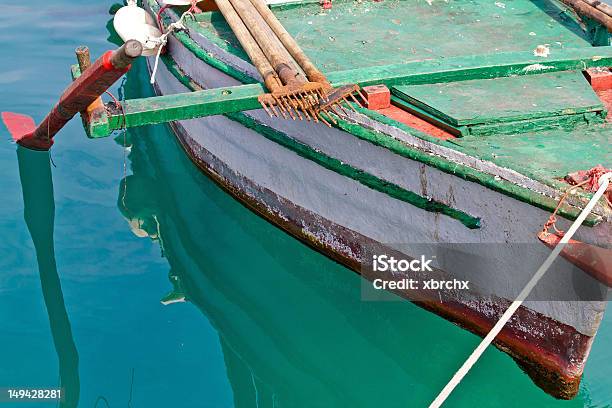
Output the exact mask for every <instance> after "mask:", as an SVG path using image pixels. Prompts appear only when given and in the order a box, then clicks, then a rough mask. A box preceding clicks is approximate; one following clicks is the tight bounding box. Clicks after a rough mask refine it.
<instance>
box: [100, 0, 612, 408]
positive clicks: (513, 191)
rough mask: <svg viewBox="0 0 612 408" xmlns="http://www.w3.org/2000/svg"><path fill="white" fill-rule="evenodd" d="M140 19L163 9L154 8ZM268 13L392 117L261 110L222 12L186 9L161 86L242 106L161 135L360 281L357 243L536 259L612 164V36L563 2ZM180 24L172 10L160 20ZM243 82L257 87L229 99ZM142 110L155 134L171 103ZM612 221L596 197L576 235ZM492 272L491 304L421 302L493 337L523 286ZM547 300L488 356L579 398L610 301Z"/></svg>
mask: <svg viewBox="0 0 612 408" xmlns="http://www.w3.org/2000/svg"><path fill="white" fill-rule="evenodd" d="M145 6H146V7H147V8H148V9H149V10H150V11H151V12H152V13H154V14H158V12H159V10H160V5H159V4H158V3H157V2H156V1H155V0H149V1H148V2H146V3H145ZM271 9H272V10H273V11H274V13H275V15H276V16H277V17H278V19H279V20H280V21H281V22H282V23H283V25H284V26H285V27H286V28H287V29H288V31H289V32H290V33H291V34H293V35H294V37H295V38H296V39H297V41H298V42H299V44H300V45H301V46H302V48H303V49H304V51H305V52H306V53H307V54H308V55H309V56H310V57H311V58H312V59H313V61H314V62H315V63H316V64H317V65H318V66H320V67H322V69H323V70H324V71H325V72H326V73H327V75H328V78H329V79H330V81H331V82H332V83H333V84H334V85H344V84H348V83H353V82H354V83H358V84H360V85H362V86H364V85H379V84H384V85H386V86H387V87H389V88H390V90H391V95H392V96H391V102H392V104H391V105H388V104H385V103H384V102H383V103H382V105H380V106H379V107H376V106H375V104H376V101H375V98H376V93H377V92H376V89H374V90H370V92H371V93H372V97H371V99H370V101H371V104H370V105H369V108H370V109H365V108H358V112H357V113H351V114H350V116H349V117H347V118H344V119H338V123H337V124H336V125H335V126H333V127H331V128H330V127H327V126H325V125H324V124H323V123H312V122H308V121H306V120H302V121H295V120H290V119H282V118H281V119H279V118H271V117H269V116H268V115H267V114H266V113H265V112H264V111H263V110H262V109H253V108H255V107H256V105H254V99H253V98H252V96H253V95H257V94H259V93H260V92H261V91H260V90H259V89H260V88H259V87H260V85H259V84H258V83H259V82H261V81H262V79H261V76H260V75H259V73H258V72H257V70H256V69H255V68H254V67H253V65H251V63H250V61H249V58H248V57H247V56H246V54H245V53H244V51H243V50H242V48H241V47H240V43H239V42H238V41H237V40H236V37H235V36H234V34H233V32H232V31H231V30H230V29H229V27H228V26H227V24H226V22H225V20H224V19H223V17H222V16H221V15H220V13H219V12H217V11H207V12H202V13H199V14H196V16H195V21H191V20H189V21H187V22H186V23H185V26H186V27H185V30H181V31H177V32H175V33H173V35H171V36H170V37H169V43H168V47H167V48H168V49H167V53H166V54H165V56H164V57H163V58H162V62H163V63H160V64H159V68H158V71H157V73H156V83H155V89H156V91H157V93H158V94H159V95H174V94H179V96H177V97H176V106H179V105H180V103H179V102H178V101H179V100H181V101H182V103H183V105H182V106H181V109H184V110H185V111H183V113H182V114H183V115H188V114H187V113H186V111H188V110H190V109H192V110H193V112H192V113H193V116H192V117H197V116H201V112H197V110H198V109H205V108H201V107H198V108H195V107H194V105H193V104H189V103H187V102H186V101H185V100H182V98H183V94H184V93H186V92H192V91H202V90H204V89H210V90H218V91H220V92H218V93H217V102H219V101H220V99H222V98H223V97H227V96H232V99H231V103H233V104H235V105H240V106H239V107H237V108H235V110H247V109H251V110H247V111H243V112H228V113H226V114H225V115H218V116H217V115H215V116H208V117H205V118H200V119H193V120H184V121H177V122H173V123H172V125H171V126H172V129H173V131H174V133H175V134H176V136H177V138H178V139H179V140H180V142H181V144H182V146H183V147H184V149H185V151H186V152H187V154H188V155H189V157H191V159H192V160H193V162H194V163H195V164H196V165H198V166H199V167H200V168H201V169H202V171H204V172H205V173H206V174H207V175H209V176H210V177H211V178H212V179H213V180H215V181H216V182H217V183H219V184H220V185H222V186H223V187H224V188H225V189H226V190H227V191H228V192H230V193H231V194H232V195H234V196H235V197H236V198H237V199H239V200H240V201H241V202H243V203H244V204H245V205H247V206H248V207H249V208H251V209H253V210H254V211H256V212H257V213H258V214H260V215H261V216H263V217H265V218H266V219H268V220H269V221H270V222H272V223H274V224H276V225H278V226H279V227H281V228H283V229H284V230H286V231H287V232H289V233H290V234H292V235H294V236H295V237H297V238H299V239H301V240H303V241H304V242H307V243H308V244H310V245H311V246H312V247H314V248H316V249H318V250H319V251H321V252H323V253H325V254H326V255H328V256H330V257H331V258H333V259H335V260H337V261H339V262H341V263H342V264H344V265H346V266H348V267H349V268H351V269H353V270H355V271H358V272H359V271H361V269H362V268H361V265H362V263H363V262H364V257H365V254H366V250H365V249H364V248H366V247H367V246H368V245H377V244H380V243H383V244H389V243H411V242H420V243H483V244H485V243H486V244H490V243H508V242H510V243H532V244H533V246H534V247H537V248H539V249H540V250H541V251H543V252H546V251H548V249H547V248H546V247H545V246H544V245H542V244H541V243H540V242H539V241H538V233H539V232H540V230H541V229H542V225H543V223H544V222H545V221H546V220H547V218H548V217H549V215H550V213H551V212H552V211H553V210H554V209H555V208H556V207H557V204H558V200H559V197H560V196H561V195H562V193H563V192H564V191H565V189H567V187H568V186H569V185H568V184H566V183H565V182H564V181H563V178H564V177H565V176H566V175H568V174H569V173H572V172H576V171H579V170H587V169H591V168H593V167H594V166H596V165H598V164H604V165H609V162H610V157H611V155H610V153H611V150H610V140H611V139H610V136H611V134H612V133H611V131H610V128H609V125H606V123H605V120H604V118H605V115H606V111H607V105H606V102H607V101H608V92H609V91H607V89H608V88H607V87H606V86H604V90H601V91H599V94H596V93H595V91H594V90H593V88H592V87H591V86H590V85H589V82H587V79H585V77H584V76H583V72H582V71H583V70H584V69H586V68H588V67H592V66H604V67H605V66H608V65H612V50H611V49H610V48H609V47H608V46H607V45H603V44H607V38H608V36H607V32H606V31H605V29H604V32H603V34H602V28H601V26H598V25H597V24H594V23H593V21H592V20H587V19H585V21H586V22H587V26H588V28H589V29H588V30H586V31H585V30H584V28H583V27H582V26H581V22H579V20H578V19H577V18H576V16H575V15H573V14H572V13H571V11H569V10H568V8H566V7H564V6H563V5H561V4H559V3H556V2H552V1H533V2H532V1H526V0H525V1H512V2H505V3H502V2H496V3H495V2H482V1H470V2H467V1H448V2H436V1H434V2H427V1H424V0H423V1H384V2H352V1H351V2H343V1H337V2H334V3H333V5H332V7H331V8H330V9H325V8H322V7H321V5H320V4H319V3H313V2H294V3H281V4H273V5H271ZM183 11H184V10H182V9H169V10H166V11H164V12H163V14H162V15H163V19H164V21H165V24H166V25H167V24H169V23H170V22H171V21H176V20H178V19H179V18H180V16H181V14H182V12H183ZM602 37H603V40H602ZM593 45H600V46H598V47H594V46H593ZM149 61H150V67H151V69H152V68H153V65H154V58H150V60H149ZM604 74H605V72H604ZM604 77H605V75H604ZM241 84H255V85H249V86H245V87H242V88H232V90H231V91H228V92H231V93H232V94H231V95H229V94H227V95H224V94H223V90H224V89H227V88H228V87H235V86H237V85H241ZM204 92H206V91H204ZM236 92H244V93H243V94H242V95H236ZM383 93H384V89H383ZM239 96H240V97H239ZM383 96H384V95H383ZM128 102H129V101H128ZM221 102H222V101H221ZM228 103H229V102H228ZM202 105H204V103H202ZM209 106H210V105H209ZM209 106H208V107H207V108H208V109H210V107H209ZM217 106H218V105H217ZM126 107H127V108H128V112H126V113H125V121H126V122H128V123H129V122H130V120H131V119H132V115H131V112H130V111H129V109H130V106H129V105H126ZM145 108H146V109H150V114H151V119H150V121H151V122H155V119H154V118H153V116H154V115H159V114H160V113H159V112H160V108H163V107H161V106H151V107H145V106H144V105H142V109H141V111H142V112H144V109H145ZM162 111H163V109H162ZM168 111H170V109H168ZM119 117H120V115H119V114H118V113H117V115H116V118H117V121H118V119H119ZM183 117H188V116H183ZM111 123H112V120H111ZM90 131H92V132H93V133H95V127H90ZM588 197H589V192H588V191H580V192H578V193H577V194H575V195H572V196H571V197H570V198H569V199H568V201H566V202H565V203H563V205H561V207H560V209H559V212H558V214H559V215H560V217H559V218H562V219H563V220H561V221H559V224H560V225H561V224H564V221H569V220H572V219H574V218H575V217H576V215H577V214H578V213H579V212H580V210H581V208H582V207H583V206H584V205H585V203H586V201H587V200H588ZM611 216H612V212H611V209H610V208H609V207H608V206H607V205H606V203H605V202H601V203H600V205H598V206H597V207H596V210H595V211H594V212H593V213H592V214H591V215H590V216H589V218H588V220H587V225H588V226H587V227H585V228H583V229H582V230H581V231H580V232H579V235H578V237H579V240H580V241H581V242H584V243H588V244H593V245H596V246H599V247H609V246H610V237H611V233H610V231H611ZM408 255H410V254H408ZM365 261H366V262H367V260H365ZM449 272H451V273H452V271H449ZM495 272H496V273H498V274H499V275H500V276H505V277H506V278H504V279H500V281H499V288H498V289H499V292H498V293H497V295H498V296H499V297H498V298H496V300H494V301H492V300H491V298H484V299H482V298H480V299H474V298H469V296H464V295H455V296H454V297H453V294H451V293H445V294H444V296H445V298H444V299H442V298H440V301H437V300H430V301H422V302H420V304H421V305H422V306H423V307H425V308H427V309H429V310H431V311H433V312H434V313H437V314H439V315H441V316H443V317H445V318H447V319H449V320H451V321H453V322H456V323H457V324H459V325H461V326H463V327H465V328H467V329H469V330H471V331H473V332H475V333H478V334H485V333H486V332H487V331H488V330H489V329H490V327H491V326H492V325H493V323H494V322H495V321H496V320H497V319H498V318H499V316H500V315H501V314H502V313H503V311H504V309H505V307H507V305H508V304H509V302H510V301H512V300H513V298H511V297H510V296H508V297H505V298H504V294H505V293H509V292H513V293H516V291H518V290H520V288H521V287H522V285H524V284H525V282H526V281H527V280H528V278H529V274H531V273H533V271H532V270H524V271H517V270H514V269H511V267H510V266H509V265H500V267H499V270H497V271H495ZM568 280H571V274H557V275H556V279H555V282H553V283H551V284H550V285H548V287H547V290H548V291H550V292H552V293H556V294H558V295H559V299H561V300H567V299H565V298H563V293H564V291H566V288H567V287H568V286H569V285H568ZM406 296H407V297H409V294H406ZM550 299H551V300H550V301H539V302H532V303H529V304H528V305H525V306H522V307H521V308H520V309H519V311H518V312H517V315H516V317H515V318H514V319H513V320H512V321H510V322H509V323H508V325H507V326H506V328H505V329H504V330H503V331H502V333H501V334H500V336H498V337H497V339H496V343H495V344H496V345H497V347H498V348H500V349H502V350H504V351H505V352H507V353H508V354H510V355H511V356H512V357H513V358H514V359H515V360H516V361H517V362H518V363H519V365H520V366H521V367H522V368H523V369H524V370H525V371H526V372H527V373H528V374H529V375H530V376H531V378H532V379H533V380H534V382H535V383H536V384H537V385H539V386H540V387H542V388H543V389H544V390H545V391H546V392H548V393H550V394H552V395H554V396H556V397H559V398H572V397H573V396H575V395H576V393H577V391H578V385H579V382H580V377H581V374H582V372H583V369H584V365H585V362H586V359H587V356H588V354H589V350H590V348H591V344H592V342H593V339H594V337H595V334H596V333H597V329H598V326H599V323H600V321H601V317H602V315H603V313H604V309H605V304H606V303H605V302H604V301H591V302H588V301H583V302H579V301H566V302H560V301H554V300H552V299H553V298H552V297H551V298H550Z"/></svg>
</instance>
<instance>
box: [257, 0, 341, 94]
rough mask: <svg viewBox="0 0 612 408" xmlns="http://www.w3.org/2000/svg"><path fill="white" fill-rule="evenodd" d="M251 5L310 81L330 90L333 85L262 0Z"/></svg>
mask: <svg viewBox="0 0 612 408" xmlns="http://www.w3.org/2000/svg"><path fill="white" fill-rule="evenodd" d="M250 2H251V4H253V6H254V7H255V8H256V9H257V11H258V12H259V14H260V15H261V17H262V18H263V19H264V21H265V22H266V24H268V26H269V27H270V28H271V29H272V31H273V32H274V34H276V36H277V37H278V38H279V40H280V41H281V43H282V44H283V46H284V47H285V48H286V49H287V51H289V54H291V56H292V57H293V58H294V59H295V61H296V62H297V63H298V64H299V65H300V67H301V68H302V69H303V70H304V72H305V73H306V76H307V77H308V79H309V80H311V81H314V82H320V83H322V84H326V85H327V86H328V87H329V88H331V85H330V83H329V81H328V80H327V78H325V75H323V73H322V72H321V71H319V70H318V69H317V67H315V65H314V64H313V63H312V61H310V58H308V56H307V55H306V54H305V53H304V51H302V49H301V48H300V46H299V45H298V43H297V42H296V41H295V39H294V38H293V37H292V36H291V34H289V33H288V32H287V30H286V29H285V27H283V25H282V24H281V22H280V21H278V18H276V16H275V15H274V13H272V11H271V10H270V9H269V8H268V6H267V5H266V3H264V2H263V1H262V0H250Z"/></svg>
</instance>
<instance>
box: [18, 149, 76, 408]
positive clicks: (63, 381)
mask: <svg viewBox="0 0 612 408" xmlns="http://www.w3.org/2000/svg"><path fill="white" fill-rule="evenodd" d="M17 160H18V162H19V177H20V179H21V186H22V192H23V203H24V218H25V222H26V225H27V227H28V231H29V232H30V235H31V237H32V242H33V243H34V248H35V250H36V259H37V262H38V272H39V274H40V283H41V287H42V293H43V298H44V302H45V306H46V308H47V314H48V316H49V325H50V327H51V335H52V337H53V343H54V346H55V350H56V352H57V357H58V359H59V374H60V387H61V388H62V389H63V394H64V395H63V401H62V402H61V403H60V407H65V408H73V407H76V406H77V405H78V403H79V394H80V381H79V355H78V352H77V349H76V346H75V344H74V339H73V338H72V329H71V327H70V321H69V319H68V313H67V312H66V306H65V304H64V295H63V293H62V286H61V283H60V279H59V276H58V273H57V265H56V262H55V248H54V242H53V230H54V222H55V200H54V196H53V179H52V177H51V163H50V156H49V152H39V151H33V150H29V149H26V148H23V147H21V146H18V147H17Z"/></svg>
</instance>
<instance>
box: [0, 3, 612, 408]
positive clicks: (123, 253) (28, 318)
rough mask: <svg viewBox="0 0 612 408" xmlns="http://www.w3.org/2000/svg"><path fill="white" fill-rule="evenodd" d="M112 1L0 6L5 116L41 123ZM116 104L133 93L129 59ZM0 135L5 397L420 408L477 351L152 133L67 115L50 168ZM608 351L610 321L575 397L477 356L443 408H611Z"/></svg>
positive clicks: (137, 90) (491, 354)
mask: <svg viewBox="0 0 612 408" xmlns="http://www.w3.org/2000/svg"><path fill="white" fill-rule="evenodd" d="M110 5H111V4H110V3H108V2H106V1H97V2H87V3H86V4H84V5H80V4H79V5H78V7H76V5H75V3H74V2H69V1H67V0H61V1H54V2H52V3H50V2H43V1H40V0H32V1H29V2H27V3H24V5H18V4H17V3H15V4H12V5H8V4H5V5H3V7H2V13H0V44H2V46H3V58H2V59H1V60H0V95H1V98H0V111H4V110H13V111H17V112H27V113H30V114H33V116H34V117H35V118H36V119H37V120H40V119H41V118H42V117H43V116H44V114H45V113H46V112H47V110H48V109H49V107H50V106H51V105H52V103H53V102H54V100H55V98H56V97H57V96H58V95H59V93H60V92H61V90H62V89H63V87H64V86H65V85H66V84H67V82H68V81H69V71H68V67H69V65H70V64H72V63H73V61H74V57H73V50H74V48H75V47H76V46H78V45H80V44H87V45H88V46H90V48H91V50H92V53H93V54H94V55H99V54H100V53H101V52H102V51H104V50H106V49H108V48H112V47H113V45H112V44H110V43H109V42H108V40H107V37H108V32H107V30H106V28H105V26H106V23H107V21H108V20H109V18H110V17H109V15H108V9H109V7H110ZM26 28H27V30H26ZM113 91H114V93H115V94H121V93H125V94H127V95H128V96H130V97H136V96H139V95H140V96H142V95H148V94H149V93H150V89H149V88H148V85H147V81H146V77H145V75H144V73H143V72H142V66H141V64H137V65H136V66H135V71H134V75H131V76H130V77H129V79H128V81H127V83H126V84H125V86H124V87H123V88H122V89H121V90H119V89H117V87H115V88H114V90H113ZM9 141H10V137H9V135H8V133H7V132H6V131H5V130H4V128H2V129H1V130H0V171H1V172H2V182H1V183H0V186H1V190H0V191H1V192H2V200H0V237H1V241H0V322H1V326H0V388H2V387H20V386H21V387H23V386H37V387H55V386H58V385H59V384H61V385H62V386H63V387H64V388H65V392H66V397H67V398H66V401H65V402H64V404H62V406H66V407H75V406H80V407H107V406H108V407H113V408H114V407H170V406H172V407H232V406H235V407H299V406H302V407H344V406H351V407H356V406H357V407H423V406H426V405H427V404H428V403H429V402H430V401H431V400H432V399H433V398H434V397H435V395H436V394H437V392H438V391H439V390H440V389H441V388H442V387H443V386H444V384H445V383H446V381H448V379H449V378H450V376H451V374H452V372H454V370H456V369H457V367H458V366H459V365H460V364H461V362H462V361H463V360H464V359H465V358H466V356H467V355H468V354H469V353H470V352H471V350H472V349H473V348H474V347H475V346H476V345H477V343H478V338H477V337H475V336H473V335H471V334H469V333H466V332H465V331H463V330H461V329H459V328H457V327H456V326H454V325H452V324H450V323H448V322H446V321H444V320H442V319H440V318H438V317H436V316H433V315H431V314H429V313H427V312H425V311H423V310H421V309H419V308H417V307H415V306H414V305H412V304H410V303H406V302H388V303H380V302H379V303H369V302H362V301H360V285H359V278H358V276H357V275H355V274H354V273H352V272H350V271H348V270H346V269H344V268H343V267H341V266H339V265H337V264H335V263H333V262H331V261H329V260H328V259H326V258H325V257H323V256H321V255H319V254H318V253H316V252H314V251H312V250H310V249H308V248H307V247H305V246H304V245H302V244H301V243H299V242H297V241H296V240H294V239H292V238H291V237H289V236H287V235H285V234H284V233H282V232H280V231H279V230H277V229H276V228H274V227H272V226H271V225H269V224H267V223H266V222H265V221H263V220H261V219H259V218H258V217H256V216H255V215H253V214H252V213H250V212H249V211H248V210H246V209H245V208H243V207H242V206H241V205H240V204H238V203H236V202H235V201H233V199H232V198H231V197H229V196H228V195H226V194H225V193H224V192H222V191H221V190H220V189H219V188H218V187H216V186H215V185H214V184H213V183H211V182H210V181H208V180H207V179H206V178H205V177H204V176H202V175H201V174H200V173H199V172H198V171H197V170H196V169H195V168H194V166H193V165H192V164H191V162H189V160H188V159H186V157H185V155H184V154H183V153H182V151H181V150H180V148H179V146H178V145H177V143H176V142H175V140H174V139H173V137H172V134H171V133H170V132H169V131H168V130H167V128H166V127H163V126H157V127H151V128H146V129H139V130H134V131H131V132H130V133H129V134H126V135H119V136H118V137H117V138H116V140H115V141H113V140H112V139H104V140H97V141H92V140H88V139H86V138H85V136H84V133H83V130H82V128H81V126H80V123H79V120H74V121H73V122H72V123H70V125H69V126H68V127H67V128H66V129H65V130H64V131H62V133H61V134H60V135H59V136H58V138H57V143H56V146H55V147H54V148H53V152H52V158H53V161H54V163H55V165H56V167H53V166H52V165H50V164H49V158H48V155H46V154H44V153H34V152H29V151H26V150H23V149H19V150H18V149H17V148H16V146H15V145H14V144H11V143H10V142H9ZM124 144H125V145H126V146H128V147H129V157H128V158H127V161H124V159H125V155H126V152H125V151H124V148H123V145H124ZM124 163H125V168H124ZM51 180H52V181H51ZM24 203H25V211H24ZM53 243H54V245H53ZM60 284H61V286H60ZM183 297H185V298H187V299H188V302H177V303H170V304H167V305H164V304H162V303H161V300H166V301H169V300H172V299H174V300H176V299H181V298H183ZM166 303H167V302H166ZM610 344H612V317H610V315H608V317H606V319H605V321H604V322H603V324H602V329H601V330H600V333H599V335H598V338H597V339H596V341H595V345H594V348H593V351H592V354H591V358H590V361H589V363H588V366H587V368H586V372H585V376H584V380H583V385H582V388H581V392H580V394H579V395H578V397H577V398H576V399H575V400H573V401H557V400H554V399H553V398H551V397H549V396H548V395H546V394H545V393H543V392H542V391H541V390H540V389H539V388H537V387H536V386H534V385H533V384H532V383H531V381H530V380H529V379H528V378H527V376H526V375H524V374H523V373H522V372H521V371H520V369H519V368H517V366H516V365H515V364H514V362H513V361H512V360H511V359H510V358H509V357H507V356H506V355H505V354H502V353H500V352H498V351H497V350H494V349H492V350H489V351H487V352H486V353H485V355H484V357H483V359H482V360H481V361H480V362H479V363H478V364H477V365H476V366H475V367H474V369H473V370H472V372H471V373H470V374H469V375H468V377H467V378H466V379H465V380H464V381H463V382H462V384H461V385H460V386H459V387H458V388H457V390H456V392H455V393H454V394H453V395H452V396H451V398H450V399H449V401H448V405H447V406H449V407H534V406H537V407H540V406H542V407H606V406H608V407H609V406H612V379H610V374H612V371H611V370H612V369H611V368H610V367H611V364H610V363H611V361H612V350H611V348H610ZM20 404H21V405H19V404H18V405H17V406H36V404H27V403H20ZM39 405H40V406H52V405H53V404H52V403H48V404H39Z"/></svg>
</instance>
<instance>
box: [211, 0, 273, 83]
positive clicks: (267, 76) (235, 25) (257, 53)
mask: <svg viewBox="0 0 612 408" xmlns="http://www.w3.org/2000/svg"><path fill="white" fill-rule="evenodd" d="M216 3H217V7H219V11H221V14H223V17H224V18H225V21H227V24H228V25H229V26H230V28H231V29H232V31H233V32H234V35H236V38H238V41H239V42H240V45H242V48H244V50H245V51H246V53H247V55H248V56H249V58H250V59H251V62H252V63H253V65H255V68H257V70H258V71H259V73H260V74H261V76H262V77H263V79H264V83H265V85H266V88H268V90H269V91H270V92H274V91H276V90H277V89H279V88H280V87H281V86H282V84H281V83H280V82H279V79H278V77H277V75H276V72H275V71H274V68H272V65H271V64H270V62H269V61H268V60H267V59H266V56H265V55H264V53H263V51H262V50H261V48H260V47H259V45H258V44H257V42H256V41H255V39H254V38H253V36H252V35H251V33H250V32H249V29H248V28H247V27H246V26H245V25H244V23H243V22H242V20H241V19H240V16H239V15H238V13H236V10H234V6H232V4H231V3H230V2H229V0H216Z"/></svg>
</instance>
